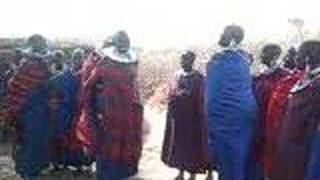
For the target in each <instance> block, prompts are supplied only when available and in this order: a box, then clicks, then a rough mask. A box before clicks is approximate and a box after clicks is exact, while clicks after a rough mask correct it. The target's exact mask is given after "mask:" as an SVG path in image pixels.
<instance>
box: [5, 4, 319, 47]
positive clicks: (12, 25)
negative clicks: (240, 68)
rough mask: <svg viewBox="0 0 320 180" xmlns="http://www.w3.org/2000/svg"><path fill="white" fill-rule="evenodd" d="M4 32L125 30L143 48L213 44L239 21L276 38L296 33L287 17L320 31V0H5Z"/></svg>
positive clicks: (252, 32) (252, 33)
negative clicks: (226, 27) (232, 24)
mask: <svg viewBox="0 0 320 180" xmlns="http://www.w3.org/2000/svg"><path fill="white" fill-rule="evenodd" d="M0 1H1V5H0V23H1V27H0V36H27V35H30V34H32V33H41V34H44V35H46V36H48V37H71V38H84V39H90V40H101V39H103V38H104V37H106V36H107V35H108V34H110V33H113V32H114V31H116V30H118V29H125V30H127V31H128V32H129V34H130V35H131V37H132V39H133V42H134V43H136V44H137V45H138V46H150V47H163V46H168V47H171V46H181V45H191V44H195V45H198V44H210V43H214V42H215V40H216V39H217V37H218V36H219V33H220V32H221V30H222V29H223V27H224V26H225V25H228V24H230V23H237V24H240V25H242V26H244V28H245V29H246V31H247V39H252V38H262V39H266V38H268V39H277V38H282V37H285V36H287V34H288V32H291V31H292V27H290V25H289V23H288V18H293V17H299V18H303V19H305V22H306V28H310V29H312V30H314V31H319V29H320V13H319V9H320V2H318V3H317V0H315V1H310V0H264V1H261V0H0Z"/></svg>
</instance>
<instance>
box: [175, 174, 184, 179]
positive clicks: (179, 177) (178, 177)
mask: <svg viewBox="0 0 320 180" xmlns="http://www.w3.org/2000/svg"><path fill="white" fill-rule="evenodd" d="M174 180H184V178H183V176H182V175H181V174H179V175H178V176H177V177H176V178H174Z"/></svg>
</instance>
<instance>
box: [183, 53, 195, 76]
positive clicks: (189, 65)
mask: <svg viewBox="0 0 320 180" xmlns="http://www.w3.org/2000/svg"><path fill="white" fill-rule="evenodd" d="M193 62H194V58H192V57H188V56H187V57H184V58H182V60H181V67H182V69H183V70H184V71H185V72H191V71H192V69H193Z"/></svg>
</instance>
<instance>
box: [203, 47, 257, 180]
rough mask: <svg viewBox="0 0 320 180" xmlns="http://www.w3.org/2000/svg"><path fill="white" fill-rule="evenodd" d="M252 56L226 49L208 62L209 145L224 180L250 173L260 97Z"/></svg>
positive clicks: (245, 177)
mask: <svg viewBox="0 0 320 180" xmlns="http://www.w3.org/2000/svg"><path fill="white" fill-rule="evenodd" d="M248 58H249V56H248V55H247V54H246V53H245V52H243V51H241V50H226V51H223V52H222V53H220V54H217V55H215V56H214V57H213V58H212V59H211V60H210V61H209V63H208V65H207V87H206V109H207V115H208V128H209V148H210V152H212V154H213V155H214V160H215V163H216V166H217V170H218V173H219V179H222V180H246V179H247V178H248V176H249V175H248V173H249V161H250V159H251V158H250V155H251V154H252V149H251V147H252V133H253V129H254V125H255V119H256V99H255V97H254V93H253V89H252V78H251V76H250V70H249V64H248Z"/></svg>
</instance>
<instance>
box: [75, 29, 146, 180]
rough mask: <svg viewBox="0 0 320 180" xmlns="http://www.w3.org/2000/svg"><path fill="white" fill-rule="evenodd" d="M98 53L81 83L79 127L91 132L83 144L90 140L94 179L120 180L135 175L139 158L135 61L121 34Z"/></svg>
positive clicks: (140, 121) (139, 111) (140, 116)
mask: <svg viewBox="0 0 320 180" xmlns="http://www.w3.org/2000/svg"><path fill="white" fill-rule="evenodd" d="M100 52H101V53H100V54H101V55H100V58H97V59H95V60H94V61H91V62H92V70H91V71H90V72H89V76H86V77H85V78H86V80H85V81H84V82H83V92H82V95H81V96H82V98H83V99H84V100H85V102H84V103H83V104H82V108H83V112H84V114H83V116H84V117H85V118H83V119H82V123H83V124H85V125H88V126H89V128H88V129H91V130H90V131H89V132H90V133H92V134H91V137H90V138H89V139H87V140H89V141H90V140H92V142H89V143H88V145H89V146H91V147H92V149H90V151H92V152H93V154H94V156H95V159H96V168H97V179H98V180H123V179H126V178H128V177H129V176H132V175H134V174H136V173H137V172H138V164H139V160H140V157H141V154H142V124H143V106H142V105H141V102H140V95H139V91H138V88H137V70H138V59H137V54H136V52H135V51H134V50H133V49H132V48H131V47H130V39H129V37H128V35H127V33H126V32H124V31H120V32H118V33H116V34H115V35H114V36H113V37H112V42H111V44H109V45H108V46H107V47H104V48H103V49H101V51H100ZM94 58H96V55H95V56H94ZM84 134H86V133H84ZM84 139H86V138H85V137H84Z"/></svg>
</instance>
